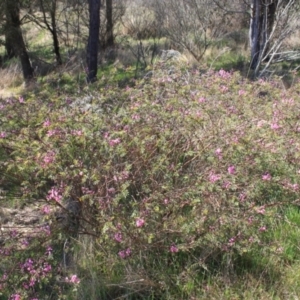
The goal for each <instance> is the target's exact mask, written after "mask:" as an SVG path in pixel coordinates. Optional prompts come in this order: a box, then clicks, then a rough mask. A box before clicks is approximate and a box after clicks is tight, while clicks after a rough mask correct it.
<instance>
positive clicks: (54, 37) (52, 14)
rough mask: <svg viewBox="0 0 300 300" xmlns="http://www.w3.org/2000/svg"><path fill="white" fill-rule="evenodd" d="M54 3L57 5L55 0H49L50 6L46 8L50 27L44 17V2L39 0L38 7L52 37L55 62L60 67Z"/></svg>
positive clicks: (60, 60)
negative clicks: (48, 13) (48, 12)
mask: <svg viewBox="0 0 300 300" xmlns="http://www.w3.org/2000/svg"><path fill="white" fill-rule="evenodd" d="M56 3H57V0H51V6H49V7H47V10H49V11H50V18H51V25H50V24H49V22H48V20H47V17H46V9H45V6H44V0H40V6H41V10H42V12H43V19H44V23H45V25H46V27H47V29H48V30H49V31H50V33H51V35H52V41H53V50H54V53H55V58H56V62H57V64H58V65H62V59H61V55H60V47H59V40H58V34H57V25H56Z"/></svg>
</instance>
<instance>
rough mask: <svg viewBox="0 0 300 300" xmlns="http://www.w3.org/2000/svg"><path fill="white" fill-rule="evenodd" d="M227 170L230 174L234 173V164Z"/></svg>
mask: <svg viewBox="0 0 300 300" xmlns="http://www.w3.org/2000/svg"><path fill="white" fill-rule="evenodd" d="M227 171H228V173H229V174H230V175H234V174H235V172H236V169H235V166H229V167H228V169H227Z"/></svg>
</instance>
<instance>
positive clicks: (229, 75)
mask: <svg viewBox="0 0 300 300" xmlns="http://www.w3.org/2000/svg"><path fill="white" fill-rule="evenodd" d="M218 74H219V76H220V77H222V78H224V79H229V78H230V77H231V74H230V73H229V72H226V71H224V70H223V69H221V70H220V71H219V72H218Z"/></svg>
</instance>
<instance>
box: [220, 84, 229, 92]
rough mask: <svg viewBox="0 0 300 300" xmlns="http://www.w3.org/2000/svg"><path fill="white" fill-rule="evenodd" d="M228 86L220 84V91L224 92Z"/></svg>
mask: <svg viewBox="0 0 300 300" xmlns="http://www.w3.org/2000/svg"><path fill="white" fill-rule="evenodd" d="M228 90H229V89H228V87H227V86H225V85H222V86H221V87H220V91H221V92H222V93H226V92H228Z"/></svg>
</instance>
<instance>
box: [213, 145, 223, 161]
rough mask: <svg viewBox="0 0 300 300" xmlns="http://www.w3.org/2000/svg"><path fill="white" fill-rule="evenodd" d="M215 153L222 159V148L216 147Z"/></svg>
mask: <svg viewBox="0 0 300 300" xmlns="http://www.w3.org/2000/svg"><path fill="white" fill-rule="evenodd" d="M215 154H216V155H217V156H218V158H219V160H221V159H222V150H221V149H220V148H218V149H216V151H215Z"/></svg>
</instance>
